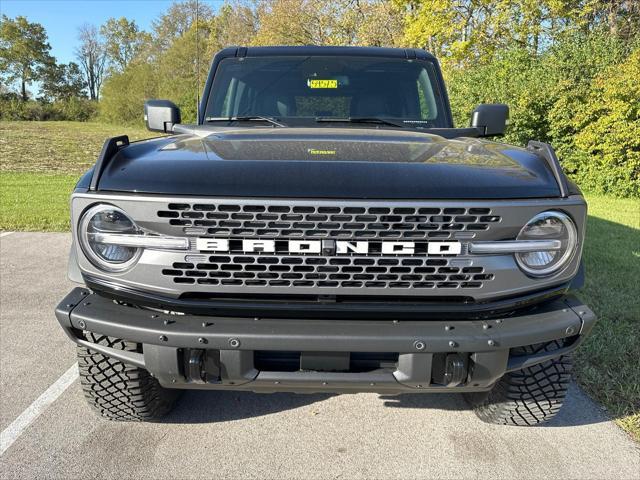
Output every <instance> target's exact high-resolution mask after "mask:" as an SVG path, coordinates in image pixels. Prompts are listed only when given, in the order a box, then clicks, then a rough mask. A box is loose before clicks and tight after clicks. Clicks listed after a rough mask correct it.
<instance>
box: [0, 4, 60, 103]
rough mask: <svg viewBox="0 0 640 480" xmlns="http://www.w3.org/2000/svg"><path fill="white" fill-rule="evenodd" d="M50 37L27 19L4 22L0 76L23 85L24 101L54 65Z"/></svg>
mask: <svg viewBox="0 0 640 480" xmlns="http://www.w3.org/2000/svg"><path fill="white" fill-rule="evenodd" d="M50 50H51V46H50V45H49V43H48V41H47V33H46V31H45V29H44V27H43V26H42V25H40V24H39V23H30V22H29V21H27V19H26V18H25V17H22V16H18V17H16V18H15V19H11V18H9V17H7V16H6V15H3V16H2V20H1V21H0V75H1V76H2V77H3V78H4V81H6V82H7V83H8V84H12V83H13V82H15V81H18V82H19V83H20V94H21V96H22V100H23V101H26V100H27V99H28V92H27V85H29V84H30V83H32V82H34V81H38V80H40V79H41V78H42V76H43V71H44V68H45V67H46V66H48V65H50V64H51V63H52V62H53V58H52V57H51V55H50V54H49V51H50Z"/></svg>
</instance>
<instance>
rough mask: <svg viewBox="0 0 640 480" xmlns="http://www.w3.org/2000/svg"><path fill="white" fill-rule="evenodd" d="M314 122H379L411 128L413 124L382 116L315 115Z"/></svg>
mask: <svg viewBox="0 0 640 480" xmlns="http://www.w3.org/2000/svg"><path fill="white" fill-rule="evenodd" d="M316 122H335V123H379V124H382V125H391V126H393V127H400V128H407V127H409V128H413V125H407V124H405V123H404V122H402V121H394V120H389V119H388V118H382V117H345V118H339V117H317V118H316Z"/></svg>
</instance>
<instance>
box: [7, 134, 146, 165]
mask: <svg viewBox="0 0 640 480" xmlns="http://www.w3.org/2000/svg"><path fill="white" fill-rule="evenodd" d="M124 134H126V135H129V139H130V140H141V139H143V138H150V137H157V136H158V134H157V133H152V132H149V131H148V130H146V129H142V128H137V127H119V126H117V125H104V124H100V123H89V122H0V171H2V172H42V173H77V174H80V173H82V172H84V171H86V170H87V169H88V168H89V167H91V165H93V164H94V162H95V161H96V158H97V157H98V154H99V153H100V149H101V148H102V144H103V143H104V141H105V139H106V138H107V137H115V136H117V135H124Z"/></svg>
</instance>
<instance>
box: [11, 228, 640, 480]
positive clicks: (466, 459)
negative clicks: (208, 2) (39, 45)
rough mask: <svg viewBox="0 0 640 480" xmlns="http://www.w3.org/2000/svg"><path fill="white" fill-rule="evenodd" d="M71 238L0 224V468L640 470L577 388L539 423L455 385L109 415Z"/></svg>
mask: <svg viewBox="0 0 640 480" xmlns="http://www.w3.org/2000/svg"><path fill="white" fill-rule="evenodd" d="M69 244H70V238H69V235H68V234H42V233H11V234H9V235H6V234H0V268H1V274H0V430H2V444H3V449H5V451H4V453H2V454H0V478H2V479H13V478H87V477H92V478H117V479H123V478H132V477H135V478H154V479H155V478H273V479H283V478H295V479H299V478H344V479H352V478H403V479H404V478H492V479H494V478H509V479H517V478H526V479H528V478H536V479H538V478H567V479H578V478H580V479H582V478H593V479H603V478H614V479H616V480H622V479H640V450H639V448H638V444H636V443H634V442H633V441H632V440H631V439H630V438H629V437H628V436H627V435H626V434H625V433H624V432H623V431H621V430H620V429H619V428H618V427H617V426H616V425H615V424H614V423H613V422H612V421H611V420H610V419H609V418H608V417H607V415H606V413H605V412H604V411H603V410H602V409H601V408H600V407H599V406H598V405H596V404H595V403H594V402H593V401H591V400H590V399H589V398H588V397H587V396H586V395H585V394H584V393H583V392H582V391H581V390H580V389H579V388H578V387H576V386H573V387H572V388H571V390H570V394H569V397H568V399H567V402H566V404H565V407H564V408H563V409H562V411H561V413H560V414H559V416H558V417H556V419H554V420H553V421H552V422H551V423H549V424H548V425H547V426H544V427H537V428H522V427H501V426H494V425H486V424H484V423H482V422H481V421H480V420H478V419H477V418H476V417H475V416H474V414H473V413H472V412H470V411H468V410H467V409H466V405H465V403H464V402H463V400H462V398H461V397H459V396H456V395H448V394H447V395H445V394H440V395H403V396H397V397H385V396H380V395H376V394H358V395H319V394H318V395H295V394H270V395H269V394H260V395H259V394H253V393H244V392H243V393H236V392H222V393H216V392H198V391H189V392H186V393H185V394H184V395H183V396H182V397H181V399H180V401H179V404H178V406H177V408H176V410H175V411H174V412H173V413H172V414H171V415H170V416H168V417H167V418H166V419H165V420H164V421H163V422H160V423H151V424H132V423H115V422H110V421H107V420H103V419H101V418H99V417H97V416H95V415H94V414H93V413H92V412H91V411H90V410H89V408H88V407H87V405H86V404H85V402H84V399H83V397H82V392H81V390H80V386H79V383H78V380H77V378H76V374H75V371H74V370H73V369H71V370H70V368H71V367H72V366H73V365H74V363H75V351H74V346H73V345H72V343H71V342H70V341H69V340H68V339H67V338H66V336H65V335H64V333H63V332H62V330H61V329H60V328H59V326H58V324H57V321H56V319H55V317H54V315H53V309H54V307H55V305H56V304H57V302H58V301H59V300H60V299H61V298H62V297H63V296H64V294H66V293H67V291H68V290H69V289H70V288H71V287H72V284H71V283H70V282H69V281H68V280H67V279H66V262H67V255H68V248H69ZM67 386H68V387H67Z"/></svg>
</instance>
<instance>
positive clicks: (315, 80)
mask: <svg viewBox="0 0 640 480" xmlns="http://www.w3.org/2000/svg"><path fill="white" fill-rule="evenodd" d="M444 105H445V103H444V99H443V96H442V93H441V92H440V89H439V85H438V82H437V77H436V70H435V67H434V65H433V63H431V62H429V61H424V60H409V59H397V58H380V57H357V56H332V57H321V56H311V57H309V56H300V57H297V56H282V57H247V58H226V59H224V60H222V61H221V62H220V64H219V66H218V69H217V71H216V73H215V77H214V82H213V86H212V89H211V94H210V96H209V99H208V101H207V109H206V113H205V119H209V120H210V121H211V120H214V119H221V118H230V117H257V116H261V117H271V118H276V119H282V120H284V121H286V123H287V125H295V124H296V123H298V124H301V123H302V124H308V123H310V122H316V121H318V120H323V121H326V122H328V123H331V121H333V120H336V121H339V120H341V119H342V120H343V121H348V120H350V119H361V120H362V119H371V118H382V119H387V120H398V122H395V123H398V124H399V125H400V126H407V127H426V128H433V127H441V128H446V127H449V126H450V125H449V124H448V120H447V114H446V110H445V106H444Z"/></svg>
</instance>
